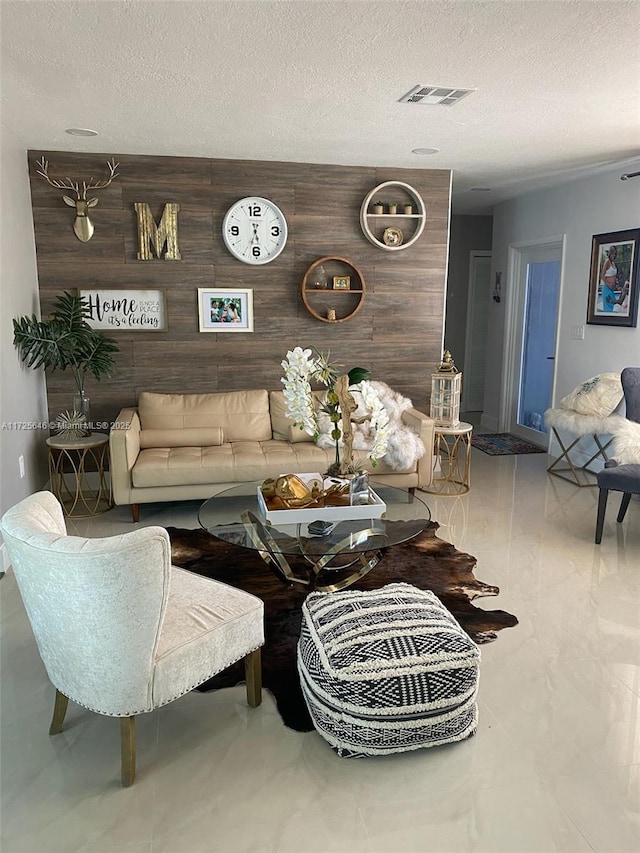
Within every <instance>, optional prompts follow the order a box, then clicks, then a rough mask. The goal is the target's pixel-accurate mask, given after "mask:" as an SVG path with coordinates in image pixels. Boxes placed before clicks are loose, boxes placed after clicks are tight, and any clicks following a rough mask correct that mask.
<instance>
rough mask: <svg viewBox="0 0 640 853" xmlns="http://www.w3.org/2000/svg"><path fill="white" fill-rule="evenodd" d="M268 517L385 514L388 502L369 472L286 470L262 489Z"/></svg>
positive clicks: (302, 519) (295, 519)
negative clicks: (371, 482)
mask: <svg viewBox="0 0 640 853" xmlns="http://www.w3.org/2000/svg"><path fill="white" fill-rule="evenodd" d="M258 504H259V506H260V510H261V512H262V514H263V515H264V517H265V518H267V519H268V520H269V521H272V522H274V523H277V522H280V523H283V522H284V523H288V524H302V523H306V522H308V521H314V520H321V521H329V520H338V519H355V518H381V517H382V516H383V515H384V513H385V511H386V504H385V503H384V501H383V500H381V498H380V497H379V496H378V495H377V494H376V493H375V492H374V491H373V489H370V488H369V477H368V474H366V473H362V474H353V475H351V476H348V477H344V478H343V477H323V476H322V474H319V473H314V474H283V475H282V476H281V477H276V478H273V477H269V478H268V479H266V480H265V481H264V482H263V483H262V485H261V486H260V489H259V491H258Z"/></svg>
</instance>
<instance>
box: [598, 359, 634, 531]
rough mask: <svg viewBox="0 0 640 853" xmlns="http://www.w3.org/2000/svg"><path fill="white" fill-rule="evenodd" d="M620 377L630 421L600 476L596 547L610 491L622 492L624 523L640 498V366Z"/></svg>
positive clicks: (617, 434) (622, 423)
mask: <svg viewBox="0 0 640 853" xmlns="http://www.w3.org/2000/svg"><path fill="white" fill-rule="evenodd" d="M620 378H621V380H622V389H623V391H624V399H625V404H626V407H627V408H626V414H627V418H626V421H625V420H624V419H622V418H620V419H619V421H620V422H619V424H618V426H617V427H616V429H615V432H614V439H613V452H612V455H613V458H612V459H610V460H609V461H608V462H606V463H605V467H604V468H603V469H602V471H600V472H599V474H598V488H599V489H600V494H599V497H598V518H597V521H596V545H599V544H600V542H601V541H602V528H603V526H604V516H605V512H606V509H607V498H608V497H609V492H610V491H614V492H622V502H621V504H620V510H619V512H618V517H617V521H618V522H621V521H624V517H625V515H626V512H627V509H628V507H629V503H630V501H631V496H632V495H640V367H625V369H624V370H623V371H622V373H621V375H620Z"/></svg>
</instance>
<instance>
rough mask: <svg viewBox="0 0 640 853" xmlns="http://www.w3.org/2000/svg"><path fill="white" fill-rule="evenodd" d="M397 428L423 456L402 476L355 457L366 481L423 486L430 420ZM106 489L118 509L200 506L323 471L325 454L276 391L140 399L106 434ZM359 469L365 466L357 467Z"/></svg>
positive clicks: (418, 418)
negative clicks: (409, 433)
mask: <svg viewBox="0 0 640 853" xmlns="http://www.w3.org/2000/svg"><path fill="white" fill-rule="evenodd" d="M403 421H404V423H406V424H407V425H408V426H410V427H411V428H412V429H413V430H414V431H415V432H417V433H418V435H420V437H421V438H422V441H423V442H424V445H425V447H426V448H427V453H425V455H424V456H423V457H422V459H420V460H419V461H418V462H417V463H416V464H415V465H414V466H413V467H412V468H411V470H408V471H394V470H392V469H391V468H390V467H389V466H388V465H386V464H385V463H384V462H382V461H379V462H378V464H377V466H376V467H375V468H372V467H371V465H370V461H369V460H368V459H366V455H365V454H362V456H363V457H364V458H362V459H360V456H357V459H358V462H359V463H363V467H366V468H368V470H369V471H370V472H371V473H372V474H373V476H372V480H373V481H374V482H375V481H378V482H382V483H386V484H388V485H390V486H398V487H400V488H405V489H411V490H413V489H415V488H425V487H427V486H429V485H430V484H431V477H432V464H431V461H432V460H431V452H430V450H431V448H432V447H433V421H432V420H431V419H430V418H429V417H427V415H425V414H423V413H422V412H419V411H418V410H417V409H409V410H408V411H406V412H404V414H403ZM109 443H110V451H111V463H110V465H111V486H112V492H113V499H114V501H115V503H116V504H119V505H127V504H130V505H131V512H132V515H133V520H134V521H137V520H138V518H139V512H140V504H143V503H155V502H160V501H180V500H200V499H203V500H204V499H206V498H208V497H211V496H212V495H214V494H217V493H218V492H221V491H223V490H224V489H227V488H230V487H231V486H234V485H236V484H237V483H243V482H251V481H252V480H260V481H262V480H265V479H266V478H267V477H277V476H279V475H280V474H283V473H287V474H295V473H303V472H306V471H320V472H323V471H326V470H327V468H328V466H329V465H330V464H331V462H332V461H333V452H332V451H331V450H324V449H323V448H321V447H317V446H316V444H314V442H313V439H312V437H311V436H309V435H307V434H306V433H305V432H303V431H302V430H300V429H298V428H296V427H294V426H293V423H292V421H291V420H290V419H289V418H287V417H286V415H285V400H284V395H283V392H282V391H266V390H256V391H228V392H220V393H214V394H155V393H150V392H146V391H145V392H143V393H142V394H140V397H139V400H138V407H137V408H127V409H123V410H122V411H121V412H120V414H119V415H118V418H117V420H116V421H115V424H114V426H113V428H112V430H111V434H110V439H109ZM365 462H366V464H364V463H365Z"/></svg>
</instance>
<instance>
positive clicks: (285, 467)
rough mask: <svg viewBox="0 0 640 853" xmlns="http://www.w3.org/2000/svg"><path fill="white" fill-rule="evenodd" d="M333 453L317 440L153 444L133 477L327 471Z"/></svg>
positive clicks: (236, 479)
mask: <svg viewBox="0 0 640 853" xmlns="http://www.w3.org/2000/svg"><path fill="white" fill-rule="evenodd" d="M333 457H334V453H333V450H324V449H323V448H321V447H317V446H316V445H315V444H314V443H313V442H310V443H307V442H303V443H300V444H289V442H286V441H272V440H270V441H235V442H233V444H230V443H225V444H223V445H221V446H219V447H154V448H147V449H146V450H141V451H140V453H139V455H138V458H137V460H136V463H135V465H134V466H133V470H132V471H131V479H132V482H133V485H134V486H136V487H139V488H140V487H141V488H144V487H156V486H183V485H206V484H207V483H211V484H215V483H248V482H251V481H252V480H260V481H262V480H265V479H266V478H267V477H278V476H280V474H285V473H290V472H296V471H326V470H327V468H328V467H329V465H330V464H331V463H332V462H333ZM364 461H365V460H363V462H364ZM366 462H367V463H369V460H368V459H367V460H366ZM363 467H364V468H366V469H367V470H368V471H370V472H374V473H376V474H393V473H395V472H394V471H392V470H391V469H390V468H389V467H388V466H387V465H385V464H384V463H382V462H379V463H378V465H377V467H376V468H375V469H374V468H372V467H371V465H370V464H366V465H363Z"/></svg>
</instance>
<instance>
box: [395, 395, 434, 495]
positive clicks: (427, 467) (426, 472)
mask: <svg viewBox="0 0 640 853" xmlns="http://www.w3.org/2000/svg"><path fill="white" fill-rule="evenodd" d="M402 422H403V423H404V424H406V425H407V426H408V427H411V429H412V430H413V431H414V432H416V433H418V435H419V436H420V438H421V439H422V443H423V444H424V447H425V451H426V452H425V454H424V456H423V457H422V459H418V488H419V489H424V488H426V487H427V486H430V485H431V483H432V480H433V440H434V427H433V418H430V417H429V416H428V415H425V414H424V412H420V411H418V409H413V408H412V409H407V410H406V411H404V412H403V413H402Z"/></svg>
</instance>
